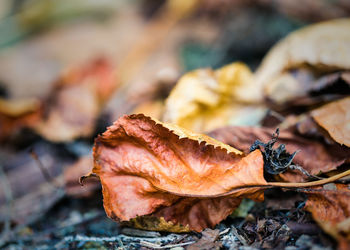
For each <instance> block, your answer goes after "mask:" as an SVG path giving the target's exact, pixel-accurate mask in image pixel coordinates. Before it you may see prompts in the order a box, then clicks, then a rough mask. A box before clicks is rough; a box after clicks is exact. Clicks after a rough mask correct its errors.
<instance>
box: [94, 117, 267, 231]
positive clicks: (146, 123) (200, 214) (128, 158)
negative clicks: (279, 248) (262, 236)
mask: <svg viewBox="0 0 350 250" xmlns="http://www.w3.org/2000/svg"><path fill="white" fill-rule="evenodd" d="M93 173H94V174H97V175H98V176H99V177H100V181H101V184H102V190H103V196H104V207H105V211H106V213H107V215H108V216H109V217H111V218H112V219H115V220H122V221H125V220H130V219H132V218H136V217H137V216H143V215H154V216H157V217H160V218H161V217H163V218H164V219H165V220H166V221H171V222H172V223H173V224H174V225H178V224H181V225H183V226H189V229H191V230H196V231H201V230H202V229H204V228H207V227H213V226H214V225H216V224H217V223H219V222H220V221H221V220H223V219H224V218H226V217H227V216H228V215H229V214H231V213H232V211H233V210H234V209H235V208H236V207H237V206H238V205H239V203H240V200H241V197H250V198H255V199H261V198H262V193H261V189H259V188H246V189H242V190H235V191H234V192H232V193H230V194H229V195H226V196H225V195H223V197H215V195H220V194H223V193H225V192H228V191H230V190H231V189H232V188H234V187H240V186H242V185H248V186H249V185H259V184H260V185H264V184H266V181H265V179H264V177H263V159H262V155H261V153H260V151H259V150H256V151H254V152H252V153H250V154H249V155H247V156H243V155H242V153H241V152H240V151H238V150H236V149H234V148H232V147H230V146H228V145H225V144H223V143H221V142H218V141H216V140H214V139H212V138H210V137H208V136H205V135H200V134H195V133H192V132H190V131H187V130H185V129H182V128H180V127H178V126H176V125H171V124H165V123H160V122H157V121H154V120H152V119H151V118H149V117H146V116H144V115H130V116H124V117H122V118H120V119H119V120H118V121H116V122H115V123H114V124H113V126H111V127H109V128H108V130H107V131H106V132H105V133H103V134H102V135H101V136H99V137H98V138H97V139H96V141H95V147H94V168H93ZM206 197H209V198H206Z"/></svg>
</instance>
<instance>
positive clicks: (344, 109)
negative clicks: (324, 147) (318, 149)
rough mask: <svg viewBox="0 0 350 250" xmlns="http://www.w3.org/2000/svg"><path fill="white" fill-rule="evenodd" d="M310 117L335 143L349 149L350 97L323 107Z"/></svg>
mask: <svg viewBox="0 0 350 250" xmlns="http://www.w3.org/2000/svg"><path fill="white" fill-rule="evenodd" d="M311 115H312V117H313V118H314V119H315V120H316V122H317V123H318V124H319V125H320V126H321V127H323V128H324V129H325V130H327V131H328V133H329V135H330V136H331V137H332V138H333V139H334V140H335V141H336V142H338V143H340V144H344V145H346V146H348V147H350V97H346V98H344V99H341V100H339V101H335V102H331V103H329V104H327V105H324V106H323V107H321V108H318V109H316V110H314V111H312V112H311Z"/></svg>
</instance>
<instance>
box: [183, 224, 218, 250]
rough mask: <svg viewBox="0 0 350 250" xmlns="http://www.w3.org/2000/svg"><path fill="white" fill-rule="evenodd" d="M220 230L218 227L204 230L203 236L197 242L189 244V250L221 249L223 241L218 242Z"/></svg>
mask: <svg viewBox="0 0 350 250" xmlns="http://www.w3.org/2000/svg"><path fill="white" fill-rule="evenodd" d="M219 234H220V231H219V230H218V229H215V230H212V229H209V228H208V229H205V230H204V231H203V232H202V238H200V240H198V241H197V242H196V243H194V244H192V245H189V246H188V247H187V248H186V249H187V250H219V249H221V247H222V243H221V242H217V240H218V238H219V236H220V235H219Z"/></svg>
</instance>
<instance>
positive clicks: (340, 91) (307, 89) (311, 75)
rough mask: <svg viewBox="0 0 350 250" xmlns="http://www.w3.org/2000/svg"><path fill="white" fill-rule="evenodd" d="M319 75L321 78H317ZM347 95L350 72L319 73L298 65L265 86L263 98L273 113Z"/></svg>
mask: <svg viewBox="0 0 350 250" xmlns="http://www.w3.org/2000/svg"><path fill="white" fill-rule="evenodd" d="M320 74H321V76H320ZM349 94H350V73H349V72H348V71H340V72H336V73H326V74H322V73H321V72H320V71H318V70H315V69H313V68H311V67H306V66H301V67H299V68H298V69H291V70H288V71H287V72H284V73H281V74H280V75H279V76H278V77H277V78H275V79H274V80H273V81H271V82H270V83H269V84H268V85H266V86H265V96H266V98H267V100H268V102H269V103H270V106H271V107H272V108H273V109H274V110H276V111H284V112H286V111H289V110H291V111H293V109H296V108H297V107H312V106H315V105H320V104H321V105H322V104H323V103H325V102H329V101H333V100H337V99H341V98H344V97H345V96H347V95H349Z"/></svg>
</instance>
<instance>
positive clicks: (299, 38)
mask: <svg viewBox="0 0 350 250" xmlns="http://www.w3.org/2000/svg"><path fill="white" fill-rule="evenodd" d="M349 29H350V19H348V18H344V19H337V20H331V21H327V22H322V23H318V24H314V25H310V26H307V27H306V28H303V29H300V30H297V31H295V32H293V33H291V34H290V35H288V36H287V37H286V38H285V39H283V40H282V41H281V42H279V43H278V44H277V45H275V46H274V47H273V48H272V49H271V50H270V51H269V53H268V54H267V55H266V56H265V58H264V60H263V62H262V63H261V65H260V66H259V68H258V70H257V71H256V74H255V75H254V82H255V86H256V88H258V89H259V90H261V91H262V90H263V89H265V87H267V86H268V85H269V84H270V83H271V82H273V81H275V79H277V78H280V77H281V75H283V74H285V72H286V71H288V70H290V69H293V68H298V67H300V66H301V65H310V66H312V67H313V68H315V69H317V71H318V72H319V73H320V72H323V73H326V72H329V71H334V70H349V69H350V60H349V57H348V56H347V55H348V54H349V53H350V47H349V46H348V44H349V43H350V34H349V32H347V31H348V30H349ZM289 86H291V85H289ZM291 87H292V86H291Z"/></svg>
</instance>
